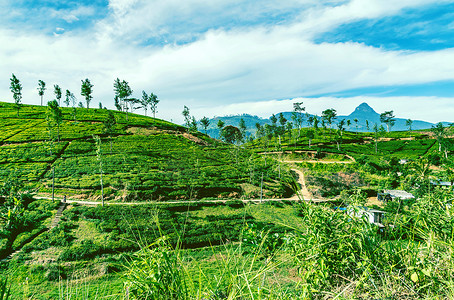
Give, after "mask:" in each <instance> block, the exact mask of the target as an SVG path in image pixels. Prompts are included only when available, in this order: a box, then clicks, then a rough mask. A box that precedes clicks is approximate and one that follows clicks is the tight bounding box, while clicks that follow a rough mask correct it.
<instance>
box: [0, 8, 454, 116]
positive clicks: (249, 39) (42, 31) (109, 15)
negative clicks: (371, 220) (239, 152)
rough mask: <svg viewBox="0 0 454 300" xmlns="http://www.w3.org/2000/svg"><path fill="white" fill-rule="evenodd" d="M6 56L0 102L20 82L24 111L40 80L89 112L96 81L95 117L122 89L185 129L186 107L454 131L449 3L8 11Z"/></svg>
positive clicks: (0, 37) (1, 41)
mask: <svg viewBox="0 0 454 300" xmlns="http://www.w3.org/2000/svg"><path fill="white" fill-rule="evenodd" d="M0 45H2V46H0V78H3V80H0V98H1V99H2V100H4V101H12V97H11V95H10V93H9V89H8V87H9V80H8V79H9V78H10V77H11V73H15V74H16V76H18V78H19V79H20V80H21V81H22V83H23V85H24V99H23V101H24V103H30V104H38V103H39V100H40V99H39V97H38V95H37V92H36V87H37V81H38V79H42V80H44V81H45V82H47V83H48V86H49V87H51V86H52V85H53V84H59V85H61V86H62V88H64V89H69V90H71V91H73V92H74V93H75V95H76V96H79V98H81V97H80V95H79V94H80V80H81V79H84V78H90V79H91V81H92V83H93V84H94V100H93V102H94V103H93V104H92V106H97V104H98V102H102V103H103V104H104V105H105V106H108V107H112V108H113V90H112V85H113V80H114V79H115V78H117V77H119V78H121V79H125V80H127V81H128V82H129V83H130V85H131V87H132V88H133V90H134V92H135V94H137V95H136V96H139V95H140V94H141V91H142V90H145V91H147V92H154V93H156V94H157V95H158V96H159V98H160V99H161V103H160V105H159V113H158V116H159V117H162V118H165V119H168V120H173V121H176V122H180V121H181V119H182V117H181V111H182V110H183V106H184V105H186V106H189V108H190V109H191V112H192V113H193V114H195V115H196V117H197V118H201V117H202V116H204V115H206V116H208V117H212V116H215V115H223V114H235V113H238V114H240V113H251V114H254V115H259V116H264V117H268V116H269V115H270V114H271V113H275V112H278V111H283V110H291V109H292V105H291V104H292V101H304V102H305V105H306V107H307V109H308V111H309V112H311V113H320V112H321V110H323V109H326V108H329V107H333V108H336V109H337V110H338V112H339V113H341V114H349V113H350V112H351V111H352V110H353V109H354V108H355V106H356V105H358V104H360V103H361V102H364V101H367V102H369V104H370V105H371V106H372V107H374V109H375V110H376V111H378V112H380V111H385V110H391V109H392V110H395V112H396V115H401V116H402V117H405V118H413V119H423V120H428V121H433V122H436V121H439V120H444V121H454V117H453V116H454V102H453V101H454V63H452V62H454V0H452V1H451V0H445V1H443V0H439V1H433V0H400V1H394V0H393V1H391V0H281V1H275V0H260V1H258V0H250V1H240V0H217V1H205V0H184V1H182V0H167V1H156V0H151V1H150V0H149V1H147V0H97V1H88V0H84V1H50V0H48V1H26V0H22V1H13V0H5V1H2V2H1V3H0ZM45 98H47V100H51V99H52V93H51V88H49V90H48V91H47V93H46V94H45ZM409 103H411V104H412V105H409Z"/></svg>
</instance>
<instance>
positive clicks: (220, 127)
mask: <svg viewBox="0 0 454 300" xmlns="http://www.w3.org/2000/svg"><path fill="white" fill-rule="evenodd" d="M224 125H225V123H224V121H222V120H221V119H219V121H218V123H217V124H216V126H217V127H218V129H219V139H221V138H222V135H221V133H222V128H224Z"/></svg>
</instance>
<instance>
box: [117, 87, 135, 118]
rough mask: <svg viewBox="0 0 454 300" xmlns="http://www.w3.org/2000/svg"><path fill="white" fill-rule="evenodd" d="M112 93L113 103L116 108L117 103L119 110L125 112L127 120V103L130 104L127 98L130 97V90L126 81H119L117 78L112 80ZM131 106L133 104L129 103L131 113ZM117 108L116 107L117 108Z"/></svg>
mask: <svg viewBox="0 0 454 300" xmlns="http://www.w3.org/2000/svg"><path fill="white" fill-rule="evenodd" d="M114 92H115V101H116V104H115V106H117V101H118V105H119V107H121V110H125V111H126V120H128V104H127V103H128V102H131V101H130V100H129V99H128V98H129V96H131V95H132V89H131V87H130V86H129V83H128V82H127V81H126V80H123V81H120V79H119V78H117V79H115V80H114ZM132 105H134V103H132V102H131V111H132ZM117 108H118V106H117Z"/></svg>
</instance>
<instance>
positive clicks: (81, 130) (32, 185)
mask: <svg viewBox="0 0 454 300" xmlns="http://www.w3.org/2000/svg"><path fill="white" fill-rule="evenodd" d="M0 109H1V112H0V115H1V116H2V118H1V121H0V122H1V125H2V128H3V131H2V135H1V136H0V164H1V165H2V168H1V170H0V181H3V182H5V181H6V180H7V179H8V177H9V176H11V177H14V178H18V179H19V180H21V181H23V182H24V183H25V184H26V186H27V188H28V189H29V190H33V191H34V192H38V193H40V194H47V195H48V194H49V193H50V192H51V190H52V184H54V188H55V193H56V194H57V195H58V197H60V198H61V197H63V196H64V195H67V196H69V197H75V198H80V197H82V198H84V199H87V198H91V199H98V198H99V197H100V191H101V186H100V169H99V160H98V156H97V153H96V151H97V147H96V145H95V142H94V139H93V135H100V136H101V153H102V155H101V159H102V172H103V185H104V193H105V196H106V198H107V199H108V200H113V199H114V200H117V201H150V200H157V201H166V200H188V199H203V198H219V197H221V198H240V197H257V190H258V186H259V185H260V179H259V175H258V174H261V173H264V194H265V195H266V197H283V196H284V197H287V196H289V195H290V194H291V190H290V185H289V183H288V182H289V181H292V178H291V175H290V173H288V172H285V170H283V171H282V172H281V174H280V176H279V175H278V171H277V170H276V165H275V164H273V162H270V163H269V164H268V165H265V162H264V160H263V159H261V158H260V157H259V156H257V155H254V154H253V153H252V152H249V151H247V150H245V149H242V148H238V147H233V146H230V145H227V144H224V143H222V142H219V141H216V140H213V139H211V138H209V137H208V136H206V135H204V134H202V133H200V132H192V133H189V132H187V130H186V128H184V127H182V126H179V125H175V124H172V123H169V122H167V121H163V120H159V119H153V118H150V117H144V116H140V115H135V114H128V115H126V114H125V113H121V112H114V116H115V119H116V125H115V127H114V129H113V133H112V136H110V135H108V134H107V133H106V130H105V127H104V125H103V121H105V120H106V118H107V114H108V111H107V110H103V109H89V110H87V109H83V108H76V109H75V110H76V117H75V119H74V117H73V114H72V111H73V109H72V108H62V112H63V121H62V124H61V125H60V129H59V132H60V138H59V139H60V141H58V139H57V136H56V128H55V127H54V128H53V129H52V130H49V126H48V122H47V120H46V115H47V114H48V112H47V108H46V107H40V106H28V105H24V106H23V107H22V109H21V111H20V115H19V117H16V114H15V111H14V107H13V105H12V104H8V103H0ZM111 143H112V147H111ZM276 178H280V179H281V180H276ZM245 184H248V185H252V186H256V188H255V189H249V190H250V191H249V193H247V192H245V190H244V189H243V188H242V186H244V185H245Z"/></svg>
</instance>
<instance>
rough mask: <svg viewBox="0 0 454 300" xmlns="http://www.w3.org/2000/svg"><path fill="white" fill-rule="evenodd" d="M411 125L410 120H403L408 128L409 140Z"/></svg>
mask: <svg viewBox="0 0 454 300" xmlns="http://www.w3.org/2000/svg"><path fill="white" fill-rule="evenodd" d="M412 125H413V121H412V119H407V120H405V126H407V127H408V131H409V132H410V138H411V126H412Z"/></svg>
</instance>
